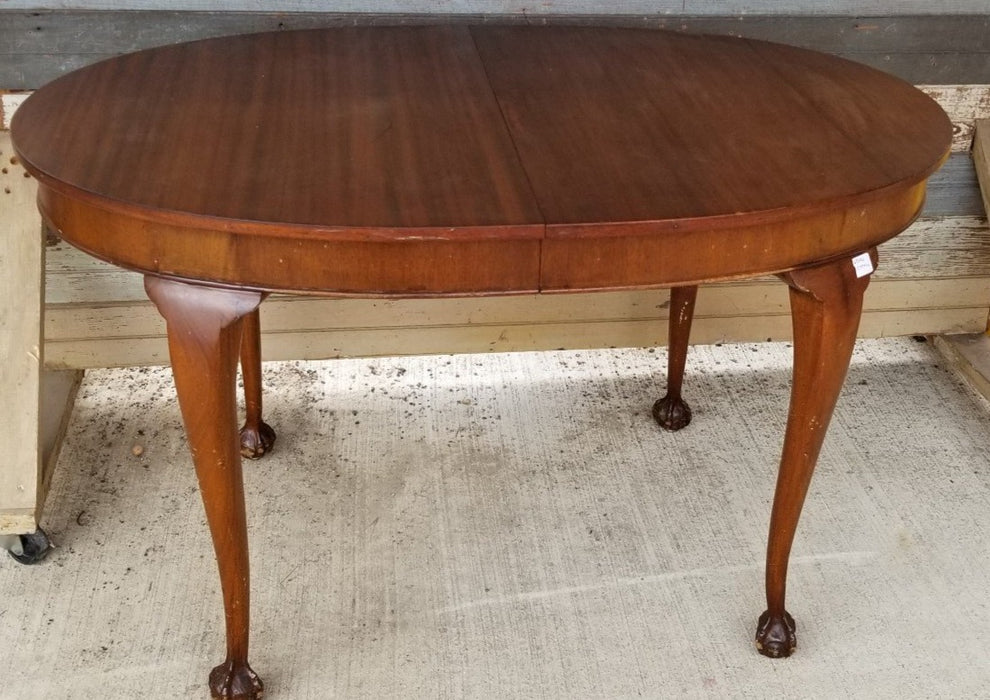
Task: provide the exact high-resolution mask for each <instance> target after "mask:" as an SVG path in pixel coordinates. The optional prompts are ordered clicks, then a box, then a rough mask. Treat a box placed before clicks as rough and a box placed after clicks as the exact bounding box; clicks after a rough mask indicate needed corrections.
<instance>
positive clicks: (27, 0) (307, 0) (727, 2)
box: [7, 0, 986, 15]
mask: <svg viewBox="0 0 990 700" xmlns="http://www.w3.org/2000/svg"><path fill="white" fill-rule="evenodd" d="M7 4H8V5H9V6H10V7H11V8H18V9H67V10H68V9H76V10H103V9H109V10H154V9H158V8H160V7H161V6H162V4H163V3H162V0H7ZM168 5H169V6H171V7H172V8H173V9H176V10H210V11H226V12H250V11H281V12H312V11H313V10H315V9H319V10H323V11H326V12H417V13H434V14H450V13H499V14H528V15H541V14H547V15H556V14H589V13H596V12H598V13H601V12H609V13H612V14H633V15H636V14H651V13H652V14H660V13H664V14H705V15H708V14H715V15H723V14H741V13H750V14H758V13H763V14H787V15H790V14H840V13H841V14H852V13H856V14H861V15H876V14H888V13H898V14H912V13H926V12H931V11H932V3H931V2H930V1H929V0H779V1H778V0H623V2H603V1H602V0H545V1H544V2H540V3H537V4H534V3H533V2H530V1H527V0H331V1H328V0H324V1H323V2H313V0H173V1H172V2H169V3H168ZM937 9H938V11H939V12H940V13H942V14H965V13H974V12H980V11H982V10H985V9H986V5H985V3H984V2H983V0H945V1H944V2H940V3H939V4H938V8H937Z"/></svg>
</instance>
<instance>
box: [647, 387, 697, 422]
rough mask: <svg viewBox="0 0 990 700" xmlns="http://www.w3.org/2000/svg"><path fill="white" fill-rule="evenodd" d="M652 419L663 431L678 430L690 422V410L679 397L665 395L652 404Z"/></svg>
mask: <svg viewBox="0 0 990 700" xmlns="http://www.w3.org/2000/svg"><path fill="white" fill-rule="evenodd" d="M653 418H654V420H656V422H657V423H659V424H660V427H661V428H663V429H664V430H680V429H681V428H683V427H685V426H687V424H688V423H690V422H691V408H690V406H688V405H687V404H686V403H685V402H684V399H682V398H681V397H679V396H677V397H672V396H671V395H670V394H667V395H666V396H664V397H663V398H662V399H660V400H658V401H657V402H656V403H655V404H653Z"/></svg>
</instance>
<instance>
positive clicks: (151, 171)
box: [12, 27, 951, 295]
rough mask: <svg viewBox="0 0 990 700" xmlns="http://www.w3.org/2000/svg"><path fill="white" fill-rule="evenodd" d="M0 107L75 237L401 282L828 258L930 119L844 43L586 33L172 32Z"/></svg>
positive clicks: (562, 284)
mask: <svg viewBox="0 0 990 700" xmlns="http://www.w3.org/2000/svg"><path fill="white" fill-rule="evenodd" d="M475 47H477V50H476V48H475ZM452 62H453V63H454V64H455V65H454V66H453V67H452V66H451V63H452ZM203 66H210V67H211V69H210V70H203V69H202V67H203ZM212 67H216V68H215V69H214V68H212ZM484 76H487V78H488V80H487V81H486V80H485V79H484ZM488 81H490V84H489V82H488ZM148 85H154V86H155V90H154V93H153V94H152V95H143V93H144V92H145V91H146V90H147V86H148ZM427 85H429V86H431V89H430V90H426V89H425V88H426V86H427ZM81 95H86V96H87V97H89V98H90V99H88V100H86V101H82V100H80V99H78V98H79V97H80V96H81ZM235 115H236V116H235ZM503 117H504V121H503ZM262 124H264V125H265V128H264V129H262V128H261V127H262ZM121 125H131V126H129V127H126V128H121ZM12 126H13V132H14V138H15V143H16V144H17V147H18V148H19V149H20V151H21V154H22V155H23V156H24V158H25V162H26V164H27V166H28V167H29V168H30V169H32V170H33V172H35V174H36V175H37V176H38V177H39V178H40V179H41V181H42V184H43V187H42V192H41V195H40V199H39V201H40V204H41V206H42V210H43V212H44V214H45V215H46V216H47V218H48V219H49V221H50V222H51V223H52V224H53V225H55V226H56V228H59V227H61V228H62V232H63V235H65V236H66V237H67V238H68V239H69V240H71V241H73V242H74V243H76V244H77V245H79V246H81V247H83V248H84V249H87V250H89V251H90V252H93V253H94V254H97V255H99V256H102V257H106V258H109V259H111V260H114V261H116V262H118V263H120V264H123V265H125V266H130V267H135V268H137V269H140V270H145V271H149V272H152V273H156V274H164V275H168V276H175V277H184V278H190V279H200V280H211V281H218V282H225V283H233V284H244V285H247V286H253V287H258V288H263V289H287V290H292V289H295V290H312V291H317V290H319V291H336V292H345V293H358V294H365V293H380V294H395V295H407V294H419V295H430V294H458V293H460V294H463V293H497V292H506V291H524V290H535V289H561V290H564V289H568V290H573V289H598V288H609V287H623V286H626V287H631V286H644V285H654V286H662V285H670V284H683V283H687V282H694V281H707V280H712V279H718V278H725V277H733V276H741V275H752V274H756V273H759V272H778V271H784V270H787V269H792V268H794V267H797V266H800V265H803V264H808V263H810V262H813V261H817V260H821V259H827V258H830V257H835V256H838V255H845V254H850V253H853V252H856V251H857V250H863V249H865V248H868V247H870V246H872V245H875V244H876V243H879V242H881V241H883V240H885V239H887V238H890V237H891V236H893V235H895V234H896V233H898V232H899V231H900V230H901V229H902V228H904V227H905V226H906V225H907V224H908V223H909V222H910V220H911V219H912V218H913V217H914V216H915V215H916V214H917V212H918V209H919V207H920V205H921V202H922V197H923V193H924V181H925V179H926V178H927V177H928V175H930V174H931V173H932V172H933V171H934V169H935V168H936V167H937V166H938V165H939V164H940V162H941V160H942V159H943V157H944V156H945V155H946V154H947V152H948V148H949V144H950V140H951V130H950V124H949V122H948V120H947V118H946V116H945V114H944V113H943V112H942V111H941V110H940V109H939V108H938V106H937V105H936V103H935V102H933V101H932V100H931V99H929V98H927V97H925V96H924V95H922V94H921V93H920V92H918V91H917V90H915V89H913V88H912V87H910V86H909V85H906V84H904V83H901V82H900V81H897V80H895V79H893V78H891V77H889V76H887V75H884V74H882V73H880V72H877V71H873V70H871V69H869V68H865V67H863V66H860V65H857V64H853V63H848V62H844V61H841V60H838V59H835V58H830V57H826V56H824V55H821V54H817V53H813V52H807V51H803V50H799V49H793V48H788V47H783V46H779V45H773V44H766V43H762V42H752V41H748V40H737V39H731V38H713V37H709V38H699V37H695V36H688V35H679V34H673V33H666V32H653V31H636V30H618V29H607V28H582V27H577V28H574V27H558V28H529V27H482V28H467V27H431V28H377V29H369V28H357V29H346V30H324V31H304V32H286V33H275V34H263V35H252V36H248V37H236V38H228V39H218V40H207V41H203V42H194V43H192V44H186V45H179V46H173V47H166V48H163V49H156V50H151V51H148V52H142V53H138V54H134V55H130V56H126V57H122V58H120V59H115V60H112V61H108V62H105V63H102V64H98V65H96V66H93V67H90V68H87V69H84V70H82V71H79V72H77V73H75V74H73V75H71V76H68V77H66V78H63V79H62V80H59V81H56V82H55V83H52V84H51V85H49V86H47V87H46V88H45V89H43V90H40V91H38V92H36V93H35V94H34V95H33V96H32V97H31V98H29V99H28V100H27V101H26V102H25V103H24V104H23V105H22V106H21V107H20V108H19V110H18V112H17V114H16V115H15V117H14V121H13V125H12ZM83 134H85V135H86V138H85V139H83V138H81V136H82V135H83ZM91 144H99V148H94V147H93V146H92V145H91ZM258 163H264V164H265V165H266V167H265V168H264V169H261V168H257V167H252V166H253V165H255V164H258ZM193 168H195V172H196V176H194V177H193V176H190V174H191V172H192V169H193ZM716 173H717V182H718V186H717V187H713V186H712V185H713V177H715V174H716ZM530 188H531V189H530ZM139 222H140V223H139ZM544 228H545V235H546V240H545V241H541V239H542V237H543V236H544ZM97 231H98V232H99V233H98V234H97V233H96V232H97ZM812 231H814V232H815V234H814V235H809V233H810V232H812ZM166 239H167V240H168V244H167V245H163V244H161V241H163V240H166ZM699 251H705V252H704V254H701V255H699V254H697V253H698V252H699ZM323 260H333V261H334V264H332V265H329V266H328V265H325V264H323V263H322V261H323ZM605 261H607V262H605Z"/></svg>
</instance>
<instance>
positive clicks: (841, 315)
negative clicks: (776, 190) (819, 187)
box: [756, 250, 876, 658]
mask: <svg viewBox="0 0 990 700" xmlns="http://www.w3.org/2000/svg"><path fill="white" fill-rule="evenodd" d="M857 260H858V261H860V262H861V264H862V263H864V262H865V259H864V258H860V256H857ZM875 264H876V251H875V250H874V251H871V252H870V261H869V264H868V270H866V269H864V268H863V266H862V265H861V266H858V269H859V272H857V267H854V265H853V262H852V261H851V260H850V259H849V258H846V259H843V260H840V261H838V262H833V263H829V264H826V265H821V266H818V267H813V268H808V269H804V270H797V271H794V272H791V273H788V274H784V275H781V278H782V279H783V280H784V281H785V282H787V284H789V285H790V298H791V314H792V317H793V324H794V379H793V384H792V386H791V406H790V412H789V414H788V417H787V432H786V434H785V436H784V448H783V454H782V455H781V459H780V472H779V474H778V476H777V489H776V492H775V494H774V499H773V511H772V513H771V515H770V536H769V542H768V545H767V568H766V593H767V610H766V612H764V613H763V615H761V616H760V620H759V624H758V627H757V631H756V647H757V649H759V651H760V653H761V654H763V655H765V656H770V657H774V658H776V657H782V656H790V654H791V652H793V651H794V648H795V646H796V644H797V639H796V636H795V625H794V619H793V618H792V617H791V616H790V614H788V612H787V611H786V610H785V609H784V595H785V590H786V585H787V562H788V559H789V558H790V553H791V545H792V544H793V542H794V532H795V530H796V528H797V523H798V519H799V518H800V516H801V507H802V506H803V505H804V498H805V495H806V494H807V492H808V485H809V484H810V483H811V475H812V473H813V472H814V469H815V463H816V462H817V460H818V453H819V452H820V450H821V447H822V442H823V441H824V439H825V431H826V430H827V429H828V424H829V420H830V419H831V417H832V410H833V409H834V408H835V403H836V400H837V399H838V396H839V391H840V389H841V388H842V383H843V381H844V380H845V377H846V371H847V370H848V369H849V359H850V357H851V356H852V350H853V344H854V343H855V341H856V330H857V329H858V327H859V318H860V313H861V312H862V309H863V292H864V291H866V286H867V284H869V279H870V278H869V272H870V271H872V270H873V268H874V267H875Z"/></svg>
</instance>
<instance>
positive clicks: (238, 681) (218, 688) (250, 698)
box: [210, 661, 265, 700]
mask: <svg viewBox="0 0 990 700" xmlns="http://www.w3.org/2000/svg"><path fill="white" fill-rule="evenodd" d="M264 690H265V686H264V684H263V683H262V682H261V679H260V678H258V674H256V673H255V672H254V671H252V670H251V667H250V666H248V665H247V664H246V663H238V662H234V661H225V662H224V663H222V664H220V665H219V666H217V667H216V668H215V669H213V670H212V671H210V693H211V695H212V696H213V697H214V698H218V699H221V698H222V700H259V698H261V696H262V694H263V693H264Z"/></svg>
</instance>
